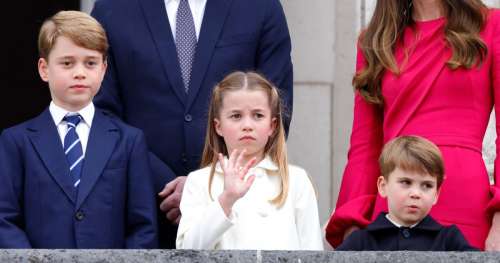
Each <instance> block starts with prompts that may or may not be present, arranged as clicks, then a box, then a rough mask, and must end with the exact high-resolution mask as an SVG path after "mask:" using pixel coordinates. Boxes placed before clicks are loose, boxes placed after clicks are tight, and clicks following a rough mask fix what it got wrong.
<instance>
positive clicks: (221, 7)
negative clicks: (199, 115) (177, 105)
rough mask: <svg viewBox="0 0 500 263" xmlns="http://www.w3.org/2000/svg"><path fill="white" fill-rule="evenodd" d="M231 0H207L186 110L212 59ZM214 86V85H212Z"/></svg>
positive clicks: (194, 96)
mask: <svg viewBox="0 0 500 263" xmlns="http://www.w3.org/2000/svg"><path fill="white" fill-rule="evenodd" d="M232 1H233V0H208V1H207V5H206V6H205V14H204V15H203V22H202V24H201V31H200V37H199V39H198V44H197V46H196V54H195V56H194V61H193V67H192V71H191V72H192V74H191V82H190V84H189V92H188V98H187V103H186V109H189V108H190V107H191V104H192V103H193V101H194V99H195V98H196V94H197V93H198V91H199V89H200V87H201V84H202V82H203V79H204V78H205V74H206V72H207V68H208V66H209V64H210V60H211V59H212V54H213V52H214V49H215V44H216V43H217V40H219V38H220V34H221V32H222V28H223V26H224V21H226V17H227V15H228V14H229V8H230V7H231V3H232ZM214 84H215V83H214Z"/></svg>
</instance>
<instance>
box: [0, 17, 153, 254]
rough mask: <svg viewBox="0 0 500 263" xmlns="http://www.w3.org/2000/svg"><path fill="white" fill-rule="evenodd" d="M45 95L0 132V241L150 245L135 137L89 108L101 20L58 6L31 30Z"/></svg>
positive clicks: (140, 142) (147, 176) (102, 57)
mask: <svg viewBox="0 0 500 263" xmlns="http://www.w3.org/2000/svg"><path fill="white" fill-rule="evenodd" d="M38 47H39V52H40V60H39V61H38V70H39V73H40V76H41V78H42V79H43V80H44V81H46V82H48V85H49V89H50V93H51V97H52V102H51V103H50V105H49V107H48V108H47V109H46V110H45V111H44V112H42V113H41V114H40V115H39V116H38V117H36V118H34V119H32V120H29V121H26V122H24V123H22V124H19V125H17V126H14V127H12V128H9V129H6V130H4V132H3V133H2V135H1V136H0V247H2V248H155V247H157V234H156V233H157V229H156V208H155V192H154V190H153V183H152V176H151V171H150V167H149V160H148V151H147V149H146V143H145V140H144V137H143V134H142V132H141V131H139V130H138V129H135V128H132V127H130V126H128V125H126V124H124V123H123V122H121V121H120V120H118V119H115V118H113V117H111V116H108V115H107V114H106V113H105V112H102V111H101V110H99V109H97V108H95V107H94V105H93V104H92V99H93V97H94V95H95V94H96V93H97V91H98V90H99V87H100V85H101V81H102V79H103V77H104V73H105V71H106V66H107V63H106V52H107V48H108V43H107V39H106V34H105V32H104V29H103V28H102V27H101V25H100V24H99V23H98V22H97V21H96V20H95V19H93V18H92V17H90V16H89V15H87V14H85V13H82V12H78V11H62V12H59V13H57V14H56V15H54V16H53V17H51V18H49V19H48V20H46V21H45V22H44V24H43V25H42V27H41V29H40V34H39V39H38Z"/></svg>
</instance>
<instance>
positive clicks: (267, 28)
mask: <svg viewBox="0 0 500 263" xmlns="http://www.w3.org/2000/svg"><path fill="white" fill-rule="evenodd" d="M267 3H268V5H269V6H268V8H267V11H268V14H267V17H266V20H265V21H264V26H263V28H262V33H261V36H260V42H259V48H258V53H257V58H256V61H257V71H259V72H261V73H263V74H264V75H265V76H266V77H267V78H268V79H270V80H271V81H272V82H273V83H274V84H275V85H276V86H277V87H278V88H279V90H280V92H281V94H280V97H281V98H282V101H283V105H284V106H285V113H286V114H285V118H284V119H283V120H284V125H285V131H286V133H287V134H288V128H289V127H290V120H291V117H292V109H293V66H292V59H291V56H290V54H291V50H292V45H291V40H290V33H289V31H288V25H287V23H286V18H285V13H284V12H283V8H282V6H281V4H280V2H279V1H278V0H271V1H267Z"/></svg>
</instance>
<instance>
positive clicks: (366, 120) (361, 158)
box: [326, 48, 383, 247]
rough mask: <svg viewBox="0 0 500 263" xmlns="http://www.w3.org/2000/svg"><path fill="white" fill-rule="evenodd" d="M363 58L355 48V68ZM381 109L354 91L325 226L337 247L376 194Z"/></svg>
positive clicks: (364, 220) (367, 216) (365, 220)
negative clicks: (341, 166)
mask: <svg viewBox="0 0 500 263" xmlns="http://www.w3.org/2000/svg"><path fill="white" fill-rule="evenodd" d="M364 65H365V60H364V57H363V54H362V52H361V50H360V49H359V48H358V55H357V65H356V68H357V71H359V70H360V69H361V68H363V67H364ZM382 119H383V116H382V110H381V109H379V108H378V106H375V105H373V104H369V103H367V102H366V101H365V100H364V99H363V98H362V97H361V96H360V95H359V94H358V93H357V92H356V94H355V101H354V121H353V126H352V132H351V145H350V149H349V153H348V160H347V165H346V168H345V170H344V175H343V177H342V184H341V187H340V193H339V197H338V200H337V205H336V208H335V211H334V213H333V214H332V216H331V218H330V221H329V223H328V225H327V228H326V239H327V240H328V242H329V243H330V244H331V245H332V246H334V247H336V246H338V245H339V244H340V243H341V242H342V239H343V235H344V231H345V230H346V229H347V228H349V227H351V226H353V225H357V226H359V227H365V226H366V225H368V224H369V223H370V221H371V216H372V210H373V205H374V202H375V199H376V197H377V184H376V182H377V177H378V176H379V174H380V172H379V165H378V157H379V155H380V152H381V149H382V145H383V132H382Z"/></svg>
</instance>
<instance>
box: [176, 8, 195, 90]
mask: <svg viewBox="0 0 500 263" xmlns="http://www.w3.org/2000/svg"><path fill="white" fill-rule="evenodd" d="M197 42H198V40H197V39H196V31H195V28H194V20H193V15H192V13H191V9H190V8H189V3H188V0H180V3H179V7H178V9H177V17H176V19H175V46H176V48H177V57H178V58H179V64H180V66H181V73H182V80H183V81H184V91H185V92H186V93H187V92H188V91H189V82H190V81H191V68H192V66H193V60H194V53H195V50H196V44H197Z"/></svg>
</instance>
